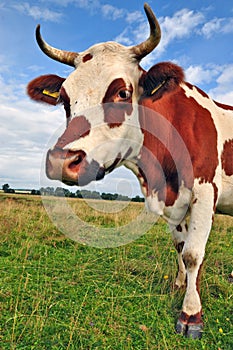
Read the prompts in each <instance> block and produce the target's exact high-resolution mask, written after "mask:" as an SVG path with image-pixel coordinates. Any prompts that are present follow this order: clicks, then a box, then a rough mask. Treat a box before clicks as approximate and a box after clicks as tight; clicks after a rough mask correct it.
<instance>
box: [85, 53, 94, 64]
mask: <svg viewBox="0 0 233 350" xmlns="http://www.w3.org/2000/svg"><path fill="white" fill-rule="evenodd" d="M92 58H93V56H92V55H91V54H90V53H87V54H86V55H85V56H84V57H83V63H85V62H87V61H90V60H91V59H92Z"/></svg>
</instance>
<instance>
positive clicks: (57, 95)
mask: <svg viewBox="0 0 233 350" xmlns="http://www.w3.org/2000/svg"><path fill="white" fill-rule="evenodd" d="M42 93H43V94H44V95H47V96H50V97H53V98H56V99H57V98H58V97H59V92H58V91H54V92H51V91H49V90H46V89H44V90H43V91H42Z"/></svg>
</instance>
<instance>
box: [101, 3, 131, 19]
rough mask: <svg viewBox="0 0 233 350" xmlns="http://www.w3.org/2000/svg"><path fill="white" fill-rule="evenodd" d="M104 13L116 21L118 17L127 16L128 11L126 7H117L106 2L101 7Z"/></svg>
mask: <svg viewBox="0 0 233 350" xmlns="http://www.w3.org/2000/svg"><path fill="white" fill-rule="evenodd" d="M101 11H102V14H103V15H104V17H107V18H108V19H110V20H112V21H115V20H116V19H119V18H122V17H124V16H125V14H126V11H125V10H124V9H120V8H117V7H115V6H112V5H109V4H106V5H103V6H102V7H101Z"/></svg>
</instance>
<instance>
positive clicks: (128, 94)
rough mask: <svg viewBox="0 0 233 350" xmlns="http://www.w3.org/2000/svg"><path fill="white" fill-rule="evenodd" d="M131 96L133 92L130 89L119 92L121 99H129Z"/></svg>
mask: <svg viewBox="0 0 233 350" xmlns="http://www.w3.org/2000/svg"><path fill="white" fill-rule="evenodd" d="M131 96H132V93H131V91H129V90H120V91H119V92H118V98H119V101H126V100H129V99H130V98H131Z"/></svg>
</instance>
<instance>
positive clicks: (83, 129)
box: [55, 115, 91, 148]
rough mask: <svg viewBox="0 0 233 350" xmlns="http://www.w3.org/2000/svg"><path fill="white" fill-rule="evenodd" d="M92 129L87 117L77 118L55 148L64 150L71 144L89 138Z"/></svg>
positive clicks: (72, 121)
mask: <svg viewBox="0 0 233 350" xmlns="http://www.w3.org/2000/svg"><path fill="white" fill-rule="evenodd" d="M90 128H91V124H90V123H89V121H88V120H87V119H86V118H85V116H83V115H81V116H79V117H75V118H74V119H72V120H71V122H70V123H69V125H68V127H67V129H66V130H65V132H64V133H63V135H62V136H61V137H59V139H58V141H57V143H56V146H55V147H58V148H64V147H65V146H66V145H68V144H69V143H71V142H73V141H77V140H78V139H80V138H81V137H85V136H87V135H88V134H89V133H90Z"/></svg>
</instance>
